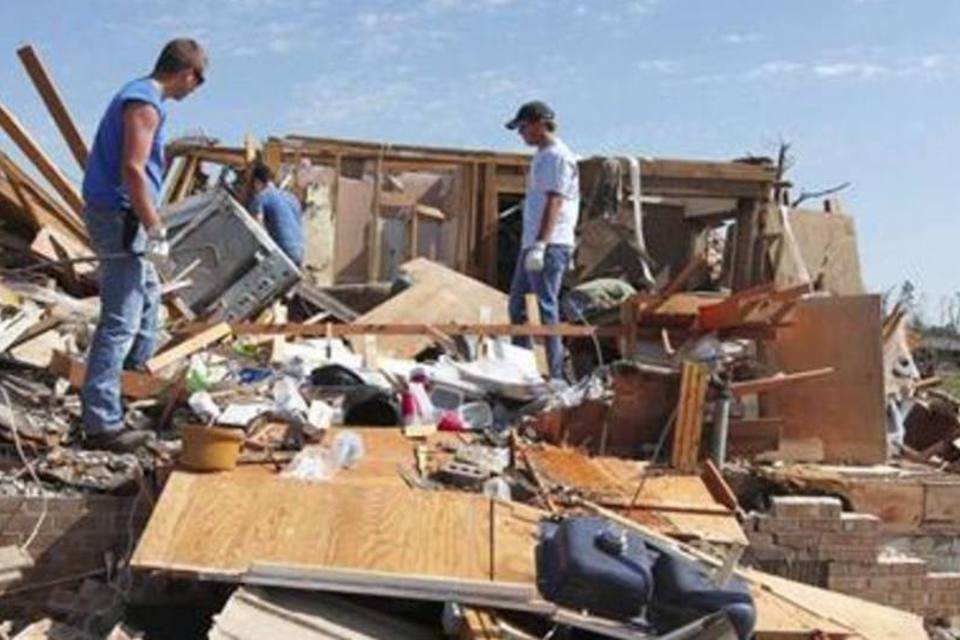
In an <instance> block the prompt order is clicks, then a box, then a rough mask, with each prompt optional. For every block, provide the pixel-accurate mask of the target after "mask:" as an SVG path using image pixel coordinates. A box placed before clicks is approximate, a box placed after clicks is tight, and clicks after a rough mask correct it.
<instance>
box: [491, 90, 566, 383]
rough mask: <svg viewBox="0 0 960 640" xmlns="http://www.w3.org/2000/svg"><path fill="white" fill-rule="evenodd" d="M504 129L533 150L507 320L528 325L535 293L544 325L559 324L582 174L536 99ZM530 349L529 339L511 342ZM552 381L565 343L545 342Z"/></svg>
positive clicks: (559, 373) (546, 110) (560, 375)
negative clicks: (529, 302)
mask: <svg viewBox="0 0 960 640" xmlns="http://www.w3.org/2000/svg"><path fill="white" fill-rule="evenodd" d="M507 129H515V130H516V131H517V132H518V133H519V134H520V137H521V138H523V141H524V142H525V143H527V144H528V145H530V146H533V147H536V148H537V152H536V153H535V154H534V156H533V159H532V160H531V161H530V171H529V173H528V174H527V187H526V194H525V196H524V201H523V240H522V243H521V246H520V255H519V256H518V258H517V267H516V270H515V271H514V274H513V282H512V284H511V285H510V321H511V322H513V323H515V324H522V323H524V322H525V321H526V308H525V305H524V296H525V295H526V294H528V293H535V294H536V295H537V300H538V302H539V303H540V318H541V320H542V322H543V323H544V324H557V323H558V322H559V321H560V304H559V298H560V285H561V284H562V282H563V274H564V272H566V270H567V267H568V266H569V264H570V257H571V255H572V253H573V245H574V229H575V228H576V226H577V217H578V216H579V214H580V176H579V172H578V170H577V158H576V156H575V155H574V154H573V152H572V151H570V148H569V147H567V145H566V144H564V143H563V141H562V140H561V139H560V138H558V137H557V135H556V129H557V125H556V122H555V116H554V113H553V110H552V109H551V108H550V107H548V106H547V105H546V104H544V103H543V102H540V101H539V100H535V101H533V102H528V103H526V104H524V105H523V106H522V107H520V110H519V111H517V115H516V116H514V118H513V120H511V121H510V122H508V123H507ZM515 342H516V343H517V344H521V345H523V346H527V347H529V346H531V340H530V339H529V338H527V337H522V338H518V339H516V340H515ZM547 360H548V361H549V363H550V377H551V378H556V379H562V378H563V343H562V342H561V340H560V337H559V336H550V337H548V338H547Z"/></svg>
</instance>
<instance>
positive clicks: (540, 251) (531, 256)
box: [523, 242, 547, 272]
mask: <svg viewBox="0 0 960 640" xmlns="http://www.w3.org/2000/svg"><path fill="white" fill-rule="evenodd" d="M546 251H547V243H546V242H534V243H533V246H531V247H530V248H529V249H527V255H526V257H525V258H524V259H523V268H524V269H526V270H527V271H534V272H539V271H543V256H544V253H546Z"/></svg>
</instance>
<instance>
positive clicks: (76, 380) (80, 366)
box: [49, 351, 170, 400]
mask: <svg viewBox="0 0 960 640" xmlns="http://www.w3.org/2000/svg"><path fill="white" fill-rule="evenodd" d="M49 369H50V372H51V373H54V374H56V375H58V376H60V377H62V378H64V379H66V380H67V381H69V382H70V386H71V387H73V388H74V389H79V388H80V387H82V386H83V382H84V380H86V377H87V365H86V364H84V363H83V362H81V361H80V360H76V359H74V358H71V357H70V356H68V355H67V354H65V353H63V352H62V351H54V352H53V355H52V357H51V359H50V367H49ZM169 387H170V381H169V380H166V379H164V378H157V377H154V376H151V375H147V374H145V373H140V372H137V371H124V372H123V373H121V374H120V392H121V393H122V394H123V395H124V396H126V397H128V398H134V399H136V400H144V399H147V398H157V397H159V396H161V395H163V394H164V392H166V390H167V389H168V388H169Z"/></svg>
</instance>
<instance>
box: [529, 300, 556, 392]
mask: <svg viewBox="0 0 960 640" xmlns="http://www.w3.org/2000/svg"><path fill="white" fill-rule="evenodd" d="M523 303H524V305H525V306H526V311H527V326H529V327H542V326H543V323H541V322H540V301H539V300H537V294H535V293H528V294H527V295H525V296H524V297H523ZM532 340H533V357H534V358H535V359H536V361H537V370H538V371H539V372H540V374H541V375H545V376H548V375H550V365H549V363H548V361H547V350H546V348H545V347H544V345H543V340H542V339H537V338H532Z"/></svg>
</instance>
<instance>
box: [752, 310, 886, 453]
mask: <svg viewBox="0 0 960 640" xmlns="http://www.w3.org/2000/svg"><path fill="white" fill-rule="evenodd" d="M785 321H786V323H787V324H788V325H789V326H786V327H784V328H782V329H779V330H778V331H777V337H776V340H775V341H774V342H772V343H771V344H770V345H769V349H768V350H767V351H766V352H765V359H766V360H767V361H768V362H769V363H770V364H771V365H772V366H774V367H776V368H777V369H778V370H780V371H786V372H791V371H805V370H809V369H817V368H821V367H833V368H834V374H833V375H832V376H830V377H829V378H825V379H823V380H812V381H808V382H804V383H803V384H797V385H791V386H789V387H785V388H783V389H778V390H776V391H770V392H768V393H766V394H763V396H762V397H761V410H762V413H763V415H764V416H769V417H778V416H779V417H782V418H783V420H784V424H783V427H782V429H781V436H782V439H784V440H793V439H806V438H820V439H821V440H822V441H823V449H824V461H825V462H850V463H857V464H876V463H880V462H884V461H885V460H886V457H887V450H886V433H885V430H886V415H885V410H884V399H883V355H882V345H881V336H880V331H881V324H882V317H881V310H880V297H879V296H875V295H865V296H842V297H829V298H813V299H809V300H803V301H801V302H800V303H799V304H798V305H797V306H796V307H795V308H794V309H793V311H792V312H791V313H790V314H789V315H788V316H787V318H786V320H785Z"/></svg>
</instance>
